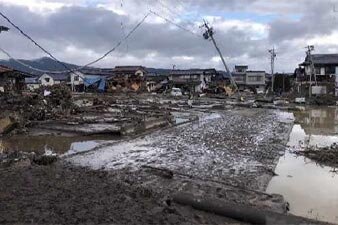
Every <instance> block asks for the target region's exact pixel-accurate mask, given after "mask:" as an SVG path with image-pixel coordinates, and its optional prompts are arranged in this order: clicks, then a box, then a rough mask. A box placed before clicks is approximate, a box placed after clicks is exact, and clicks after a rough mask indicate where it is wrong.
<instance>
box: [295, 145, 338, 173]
mask: <svg viewBox="0 0 338 225" xmlns="http://www.w3.org/2000/svg"><path fill="white" fill-rule="evenodd" d="M294 153H295V154H297V155H303V156H305V157H307V158H309V159H311V160H313V161H315V162H316V163H319V164H321V165H324V166H330V167H334V168H338V144H337V143H334V144H332V145H331V146H328V147H321V148H318V147H316V146H312V147H308V148H307V149H305V150H304V151H295V152H294Z"/></svg>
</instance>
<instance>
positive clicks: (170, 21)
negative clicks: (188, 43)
mask: <svg viewBox="0 0 338 225" xmlns="http://www.w3.org/2000/svg"><path fill="white" fill-rule="evenodd" d="M150 12H151V13H152V14H154V15H155V16H157V17H159V18H162V19H163V20H165V21H166V22H168V23H170V24H172V25H174V26H176V27H178V28H180V29H181V30H184V31H186V32H188V33H191V34H192V35H195V36H197V37H199V38H201V36H200V35H199V34H197V33H195V32H194V31H192V30H189V29H188V28H186V27H183V26H182V25H180V24H178V23H175V22H174V21H172V20H170V19H168V18H166V17H164V16H161V15H160V14H158V13H157V12H155V11H153V10H150Z"/></svg>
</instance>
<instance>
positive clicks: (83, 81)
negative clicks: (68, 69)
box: [69, 68, 113, 92]
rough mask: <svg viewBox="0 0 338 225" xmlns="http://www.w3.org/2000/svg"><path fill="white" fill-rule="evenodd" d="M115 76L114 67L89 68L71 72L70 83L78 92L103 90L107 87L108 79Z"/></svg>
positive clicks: (73, 89)
mask: <svg viewBox="0 0 338 225" xmlns="http://www.w3.org/2000/svg"><path fill="white" fill-rule="evenodd" d="M112 76H113V70H112V69H107V68H103V69H99V68H87V69H82V70H80V71H75V72H72V73H70V74H69V80H70V82H69V84H70V86H71V88H72V91H76V92H84V91H89V92H103V91H105V90H106V87H107V85H106V84H107V79H108V78H109V77H112Z"/></svg>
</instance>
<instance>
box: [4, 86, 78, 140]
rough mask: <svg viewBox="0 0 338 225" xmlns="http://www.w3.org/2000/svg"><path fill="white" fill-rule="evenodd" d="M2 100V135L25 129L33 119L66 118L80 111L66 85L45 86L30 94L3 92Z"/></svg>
mask: <svg viewBox="0 0 338 225" xmlns="http://www.w3.org/2000/svg"><path fill="white" fill-rule="evenodd" d="M0 101H1V103H2V104H1V105H0V135H4V134H8V133H9V132H11V131H13V129H15V128H17V130H18V131H20V130H21V131H24V130H25V127H26V126H27V125H29V124H30V122H31V121H37V120H40V121H41V120H49V119H57V118H64V117H65V116H67V115H70V114H74V113H76V112H77V111H78V107H77V106H76V105H75V104H73V102H72V95H71V91H70V89H69V88H68V87H67V86H66V85H54V86H51V87H43V88H40V89H38V90H36V92H35V93H32V94H29V95H22V94H15V93H6V94H1V96H0Z"/></svg>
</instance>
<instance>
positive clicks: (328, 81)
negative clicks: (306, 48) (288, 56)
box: [296, 54, 338, 96]
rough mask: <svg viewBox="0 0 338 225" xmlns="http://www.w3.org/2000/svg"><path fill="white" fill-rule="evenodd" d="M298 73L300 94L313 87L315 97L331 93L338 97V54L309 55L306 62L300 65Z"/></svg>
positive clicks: (312, 91)
mask: <svg viewBox="0 0 338 225" xmlns="http://www.w3.org/2000/svg"><path fill="white" fill-rule="evenodd" d="M311 62H312V63H313V65H312V63H311ZM312 66H313V74H312ZM296 73H297V79H296V81H297V85H298V91H299V92H301V90H302V89H306V87H307V89H308V86H309V85H311V86H312V87H311V93H312V94H313V95H321V94H330V93H331V94H332V95H336V96H338V79H337V76H338V54H313V55H311V56H309V55H308V56H306V57H305V60H304V62H303V63H301V64H299V69H298V70H297V71H296Z"/></svg>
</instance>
